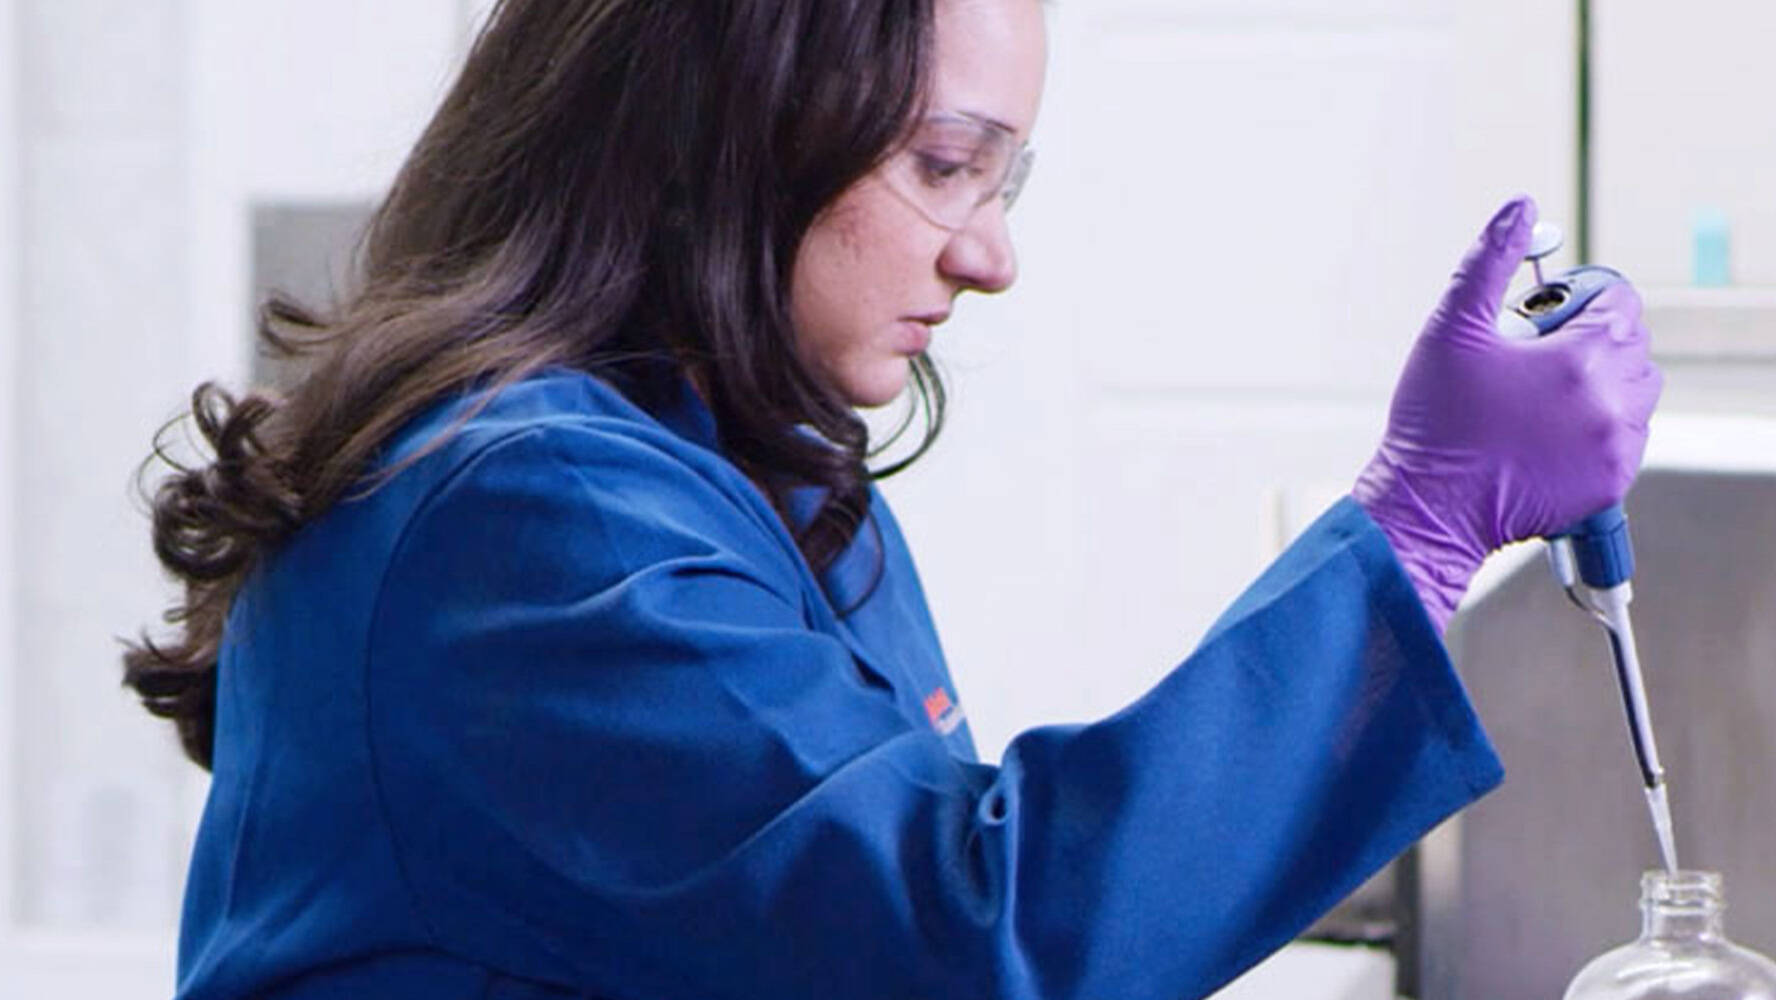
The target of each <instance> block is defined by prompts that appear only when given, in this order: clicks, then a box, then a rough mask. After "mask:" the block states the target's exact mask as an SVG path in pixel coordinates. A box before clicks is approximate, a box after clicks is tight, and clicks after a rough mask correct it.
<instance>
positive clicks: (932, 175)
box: [790, 0, 1048, 406]
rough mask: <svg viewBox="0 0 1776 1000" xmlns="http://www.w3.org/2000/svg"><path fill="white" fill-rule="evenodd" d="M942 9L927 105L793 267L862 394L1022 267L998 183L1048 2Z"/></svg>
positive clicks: (1039, 64)
mask: <svg viewBox="0 0 1776 1000" xmlns="http://www.w3.org/2000/svg"><path fill="white" fill-rule="evenodd" d="M936 15H937V21H936V38H935V51H934V52H933V65H932V78H931V89H930V117H929V119H928V120H926V121H924V122H922V123H920V124H919V125H918V126H917V127H916V128H915V129H914V130H913V137H912V140H911V141H910V143H909V144H908V145H907V147H906V148H904V149H902V150H900V151H898V152H896V153H895V154H894V155H893V156H891V157H890V158H889V160H888V161H887V162H886V163H884V164H883V165H882V166H881V167H880V168H878V169H877V170H876V171H874V172H873V173H871V174H869V175H868V176H866V177H864V178H863V179H862V180H860V181H858V182H857V183H856V184H854V185H852V186H851V187H850V188H848V189H847V190H846V191H845V192H844V193H843V194H841V195H840V196H839V197H838V199H837V200H835V201H834V202H833V204H832V205H831V206H829V207H828V208H827V210H826V211H825V212H823V213H822V214H821V216H820V217H819V218H818V219H816V220H815V222H814V224H813V225H812V226H811V227H809V229H808V233H807V236H806V237H805V238H804V239H803V240H802V245H801V248H800V250H799V251H798V252H797V256H796V262H795V271H794V273H793V274H792V276H791V281H790V306H791V310H792V315H793V318H794V322H795V326H796V332H797V336H798V337H799V343H800V347H801V351H802V353H803V356H804V358H805V359H806V360H807V361H808V363H809V364H811V365H812V366H813V367H814V368H815V369H816V370H817V371H819V372H820V373H821V374H823V375H824V376H825V377H826V378H828V379H830V380H831V381H832V383H833V384H834V385H835V386H836V387H837V388H838V390H839V391H840V393H841V394H842V395H843V396H844V397H845V399H846V400H847V401H849V402H850V403H851V404H852V405H853V406H881V405H883V404H885V403H888V402H890V401H892V400H893V399H894V398H895V397H896V396H898V395H900V392H901V390H902V389H903V388H904V387H905V385H906V381H907V376H908V364H909V362H910V361H911V359H912V358H913V357H915V356H916V355H918V354H919V353H920V352H921V351H923V350H925V348H926V347H927V346H928V345H929V344H930V342H931V334H932V328H933V327H935V326H937V325H938V324H939V323H942V322H943V321H944V320H945V319H946V318H948V316H949V313H950V304H951V302H952V301H954V300H955V298H956V296H957V295H958V294H959V293H961V292H962V291H964V290H967V289H974V290H976V291H982V292H1001V291H1004V290H1005V289H1007V288H1009V287H1011V283H1012V281H1013V280H1014V279H1015V278H1016V277H1017V260H1016V257H1015V255H1014V254H1013V252H1012V247H1011V236H1010V233H1009V232H1007V230H1006V226H1005V210H1006V207H1007V206H1006V205H1005V203H1004V201H1003V200H1002V199H1001V198H1000V197H999V196H998V194H999V188H1000V186H1001V185H1000V182H1001V181H1002V180H1003V179H1004V177H1005V175H1006V174H1008V173H1015V172H1017V168H1018V164H1019V161H1020V158H1021V153H1022V147H1023V144H1024V143H1025V142H1026V141H1027V140H1028V138H1029V135H1030V129H1031V128H1032V126H1033V125H1034V124H1035V121H1036V110H1037V106H1038V105H1039V104H1040V103H1041V99H1042V78H1043V73H1044V70H1045V68H1046V64H1047V59H1048V55H1047V33H1046V29H1045V27H1044V24H1043V14H1042V7H1041V4H1040V3H1038V2H1037V0H938V3H937V12H936ZM979 197H984V198H985V199H986V201H985V204H978V207H977V202H978V198H979Z"/></svg>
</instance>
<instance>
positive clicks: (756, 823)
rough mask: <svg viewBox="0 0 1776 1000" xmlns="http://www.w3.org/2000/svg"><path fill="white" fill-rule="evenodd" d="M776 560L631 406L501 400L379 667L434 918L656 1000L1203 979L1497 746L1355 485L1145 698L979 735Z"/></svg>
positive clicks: (398, 596) (377, 751)
mask: <svg viewBox="0 0 1776 1000" xmlns="http://www.w3.org/2000/svg"><path fill="white" fill-rule="evenodd" d="M796 565H797V564H796V563H795V562H794V561H793V559H792V558H791V554H790V553H786V552H785V551H784V547H783V544H782V540H781V539H780V538H778V537H775V536H773V534H772V533H771V532H770V531H768V530H765V529H764V527H763V526H762V525H761V524H760V523H759V518H758V517H757V515H756V512H750V513H749V512H747V511H746V510H745V505H744V504H743V503H741V502H739V499H738V496H737V494H736V492H735V487H734V484H731V483H730V484H724V483H721V482H719V481H718V480H717V479H716V478H712V477H711V476H709V475H708V474H707V473H706V471H699V470H696V469H693V468H692V467H690V466H689V465H687V464H685V463H684V462H682V461H681V460H680V459H679V458H677V457H674V456H672V455H670V454H668V453H666V452H664V451H662V450H661V449H659V448H658V447H655V446H654V445H653V444H650V443H649V442H647V441H643V440H638V439H633V438H630V437H626V436H624V435H622V434H617V433H607V432H604V431H599V430H596V429H585V428H580V429H575V428H565V429H563V428H555V429H550V430H547V431H543V432H533V433H527V434H521V435H516V436H514V437H513V438H511V439H509V440H505V441H502V442H501V443H500V444H498V445H497V446H495V447H489V448H487V449H486V450H484V451H483V452H481V453H480V454H478V455H477V456H476V457H475V459H474V460H473V461H471V462H468V463H466V464H465V465H464V466H463V467H462V468H461V469H460V470H458V472H457V473H456V474H455V475H454V476H452V477H451V478H450V479H448V480H447V481H445V482H444V483H443V484H442V485H441V486H440V487H439V488H438V489H437V490H436V491H435V493H434V495H432V496H431V498H430V499H429V500H428V501H427V502H426V504H425V505H424V506H423V508H422V509H420V511H419V512H418V513H417V514H416V515H415V516H414V518H413V520H412V521H411V523H410V524H409V526H408V528H407V530H406V532H405V534H404V537H403V538H402V540H401V542H400V545H399V548H398V551H397V554H396V556H395V557H394V559H393V561H392V563H391V565H390V567H389V569H388V571H387V574H386V577H385V580H384V583H383V586H382V591H381V597H380V598H379V605H378V609H377V611H376V620H375V626H374V628H373V632H372V636H371V639H370V649H369V655H368V656H367V660H366V664H367V665H366V670H367V674H368V677H367V691H368V692H369V701H370V707H369V711H368V731H369V734H370V737H369V738H370V742H371V755H372V758H373V759H374V761H375V762H376V763H375V768H376V775H375V777H376V780H377V785H378V788H379V793H380V800H381V801H380V804H381V809H382V811H383V816H382V817H380V820H381V821H382V822H384V823H386V824H387V825H388V828H389V830H390V831H391V836H392V838H393V840H394V842H395V845H396V848H397V852H398V856H399V857H400V858H401V866H402V870H403V873H404V876H405V880H406V882H407V884H408V885H409V887H410V890H411V893H412V896H413V901H414V906H415V910H416V912H417V913H419V914H420V915H421V917H422V919H423V920H424V922H425V925H426V926H427V928H428V932H429V933H430V935H431V937H432V939H433V940H434V942H435V943H436V945H437V946H438V947H440V948H443V949H446V950H449V951H451V952H453V953H456V954H459V955H464V956H467V957H469V958H471V959H473V960H476V961H479V962H483V963H485V964H487V965H489V966H491V967H494V968H496V969H501V970H503V971H505V972H507V973H509V974H512V975H515V976H523V977H525V978H528V979H532V980H542V981H549V982H555V983H558V984H561V985H563V986H564V987H567V988H570V989H573V990H577V991H583V992H585V993H587V994H590V995H596V996H609V997H634V998H648V1000H675V998H687V1000H688V998H693V997H695V998H704V1000H706V998H714V997H734V998H763V997H769V998H774V1000H793V998H801V997H807V998H814V997H823V998H824V997H831V996H844V997H850V998H860V1000H862V998H878V997H879V998H884V1000H888V998H892V1000H913V998H947V997H968V998H991V997H1017V998H1036V997H1043V998H1051V997H1052V998H1109V997H1116V998H1122V1000H1139V998H1148V997H1152V998H1161V997H1163V998H1168V1000H1175V998H1179V997H1194V996H1200V995H1203V994H1206V993H1208V992H1210V991H1212V990H1213V989H1214V988H1216V987H1218V986H1219V985H1221V984H1222V983H1224V982H1226V981H1227V980H1228V979H1230V978H1232V977H1233V976H1234V975H1236V974H1237V973H1238V972H1240V971H1242V970H1243V969H1245V968H1246V967H1247V966H1249V965H1251V964H1252V963H1254V962H1255V961H1257V960H1258V959H1259V958H1261V957H1262V956H1263V955H1265V954H1266V953H1268V952H1269V951H1271V950H1273V949H1275V948H1276V947H1278V946H1280V945H1281V944H1283V943H1284V942H1285V941H1287V940H1288V939H1289V938H1290V937H1292V936H1293V935H1295V934H1296V933H1298V932H1299V931H1300V930H1301V929H1302V928H1303V927H1304V926H1305V925H1306V924H1308V923H1309V922H1310V921H1311V920H1312V919H1313V918H1314V917H1315V916H1316V915H1317V914H1319V913H1320V912H1322V911H1323V910H1324V909H1325V908H1327V907H1329V906H1330V905H1332V904H1333V903H1334V902H1336V901H1337V900H1338V899H1339V898H1340V897H1341V896H1342V895H1344V894H1345V893H1347V892H1348V891H1349V890H1351V889H1352V888H1354V887H1355V886H1356V885H1357V884H1359V882H1360V881H1361V880H1362V879H1364V878H1365V877H1366V876H1368V875H1369V874H1371V873H1372V872H1373V871H1374V870H1376V869H1377V868H1378V867H1379V866H1381V865H1382V864H1384V863H1385V862H1386V861H1387V860H1388V859H1389V858H1391V857H1392V856H1393V855H1394V854H1396V853H1397V852H1398V851H1400V850H1401V849H1402V848H1404V847H1405V846H1407V845H1408V844H1410V843H1411V842H1412V841H1413V840H1414V839H1415V838H1417V837H1418V836H1420V835H1421V834H1422V833H1424V832H1425V831H1426V830H1427V829H1428V828H1429V827H1431V826H1432V825H1433V824H1435V823H1436V822H1438V821H1439V820H1440V819H1442V818H1443V817H1445V816H1446V815H1448V814H1449V813H1450V812H1452V811H1454V810H1456V809H1458V808H1460V807H1461V806H1462V805H1464V804H1465V803H1467V802H1469V801H1471V800H1472V799H1473V798H1475V797H1476V796H1478V795H1479V794H1481V793H1482V792H1483V791H1485V790H1486V789H1487V788H1489V787H1490V786H1492V785H1493V784H1495V783H1496V782H1497V781H1498V779H1499V767H1498V763H1497V760H1496V759H1495V757H1494V756H1493V754H1492V751H1491V749H1490V747H1489V746H1488V745H1487V742H1486V739H1485V737H1484V735H1483V734H1482V733H1481V731H1480V729H1479V727H1478V725H1477V723H1476V721H1475V719H1474V717H1473V714H1472V711H1471V709H1470V707H1469V706H1468V703H1467V701H1466V699H1465V697H1464V695H1463V693H1462V691H1461V689H1460V686H1459V683H1458V682H1457V680H1456V679H1455V677H1454V675H1453V674H1452V672H1451V670H1450V666H1449V663H1448V661H1447V658H1446V656H1445V654H1444V652H1443V649H1442V646H1441V644H1440V643H1439V641H1438V639H1437V637H1436V636H1435V635H1434V633H1433V632H1432V630H1431V627H1430V625H1429V623H1428V621H1427V619H1426V617H1425V615H1424V612H1423V610H1422V609H1421V608H1420V607H1419V605H1418V603H1417V600H1416V598H1415V597H1414V596H1413V594H1412V591H1411V589H1410V586H1409V584H1408V583H1407V581H1406V579H1405V577H1404V576H1403V575H1402V573H1401V572H1400V570H1399V569H1398V567H1397V565H1396V564H1395V563H1394V561H1393V558H1392V555H1391V553H1390V552H1389V551H1388V549H1387V545H1386V542H1385V541H1384V540H1383V537H1382V535H1381V534H1380V533H1379V532H1378V531H1377V530H1376V529H1375V527H1374V526H1373V524H1371V523H1370V522H1368V521H1367V519H1366V517H1365V516H1364V515H1363V513H1362V512H1361V511H1360V510H1359V509H1358V508H1357V507H1356V506H1355V505H1354V504H1349V503H1342V504H1339V505H1337V506H1335V507H1334V508H1333V509H1332V510H1331V511H1330V512H1328V514H1327V515H1326V516H1325V517H1324V518H1322V520H1321V521H1320V522H1319V523H1318V524H1316V525H1315V526H1314V527H1313V528H1312V529H1310V530H1309V531H1308V532H1307V533H1306V535H1305V536H1304V537H1303V538H1302V539H1301V540H1300V541H1299V542H1298V543H1297V544H1296V545H1295V546H1294V547H1293V548H1292V549H1291V550H1290V551H1289V552H1288V553H1287V554H1285V555H1284V556H1283V557H1282V558H1281V559H1280V560H1279V561H1278V562H1277V563H1276V564H1275V565H1274V566H1272V567H1271V568H1270V569H1269V570H1268V571H1267V572H1266V573H1265V574H1264V575H1263V577H1262V578H1261V579H1260V580H1258V581H1257V583H1256V584H1255V585H1254V586H1253V587H1252V588H1251V589H1250V590H1249V591H1248V592H1247V593H1246V594H1245V595H1244V596H1242V597H1241V598H1240V599H1239V601H1238V602H1237V603H1236V604H1235V605H1234V606H1233V608H1232V609H1230V610H1229V611H1228V612H1227V614H1226V615H1225V616H1224V617H1223V618H1222V619H1221V620H1220V621H1219V622H1218V623H1217V624H1216V625H1215V627H1214V628H1213V630H1212V631H1211V633H1210V635H1209V636H1208V638H1207V639H1206V640H1205V641H1204V642H1203V644H1202V645H1201V647H1200V648H1199V649H1198V650H1197V651H1196V652H1195V653H1194V654H1193V655H1192V656H1191V657H1190V658H1189V659H1188V660H1186V661H1185V662H1184V663H1183V664H1181V665H1179V666H1178V667H1177V668H1176V669H1175V670H1173V671H1172V672H1171V673H1170V674H1169V675H1167V676H1166V677H1165V678H1164V680H1162V681H1161V682H1160V683H1159V684H1158V686H1156V687H1155V688H1154V689H1153V690H1152V691H1151V692H1149V693H1148V694H1147V695H1145V696H1144V697H1143V698H1141V699H1140V700H1139V701H1137V702H1136V703H1135V704H1133V705H1131V706H1130V707H1128V708H1127V709H1125V710H1124V711H1122V712H1120V713H1119V714H1117V715H1115V716H1113V717H1111V718H1109V719H1106V720H1104V721H1102V722H1099V723H1097V724H1094V725H1087V726H1076V727H1051V728H1042V729H1035V730H1031V731H1029V732H1026V733H1024V734H1022V735H1021V736H1019V737H1018V738H1017V739H1016V740H1014V741H1013V743H1012V744H1011V745H1010V747H1009V748H1008V750H1007V751H1006V753H1005V755H1004V758H1003V764H1002V765H1001V766H998V767H991V766H987V765H981V764H971V763H967V762H963V761H959V760H957V759H955V758H953V757H952V756H951V755H950V754H948V753H947V752H946V751H945V748H944V746H943V744H942V742H941V740H940V738H939V737H938V735H937V734H936V733H935V732H933V731H931V730H930V729H929V727H927V726H925V725H923V723H922V720H911V719H908V718H907V717H906V716H905V715H904V714H902V713H900V712H898V711H897V710H896V709H895V708H894V704H893V699H892V698H891V697H890V696H889V693H888V692H886V691H884V690H882V689H881V688H880V686H879V683H880V682H879V681H872V680H871V678H870V677H869V676H867V675H866V674H865V673H864V672H861V671H859V670H858V669H857V667H856V665H855V663H854V661H853V660H852V658H851V656H850V654H849V653H848V652H847V650H846V648H845V647H844V646H843V645H842V644H841V643H840V642H838V641H836V640H835V639H833V638H831V637H829V636H827V635H824V634H821V633H818V632H814V631H811V630H809V629H808V627H807V626H806V624H805V618H804V614H803V609H802V606H801V601H802V600H803V597H802V596H801V595H800V592H799V585H798V582H797V581H798V580H799V579H800V577H799V576H798V575H797V573H798V570H797V568H796ZM1077 669H1079V670H1082V671H1090V670H1093V669H1096V665H1095V664H1091V663H1081V664H1079V665H1078V667H1077Z"/></svg>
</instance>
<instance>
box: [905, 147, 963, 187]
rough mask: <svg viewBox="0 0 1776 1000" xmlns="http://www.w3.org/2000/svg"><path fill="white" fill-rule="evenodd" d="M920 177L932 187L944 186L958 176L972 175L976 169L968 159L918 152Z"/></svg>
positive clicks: (916, 156)
mask: <svg viewBox="0 0 1776 1000" xmlns="http://www.w3.org/2000/svg"><path fill="white" fill-rule="evenodd" d="M915 158H916V159H917V161H918V164H919V177H920V179H921V180H923V181H924V182H925V183H926V184H928V185H930V186H932V187H944V186H946V185H948V184H950V183H951V182H953V181H955V180H957V179H958V178H962V177H968V176H972V175H973V174H974V173H975V171H974V170H973V164H972V163H971V162H970V161H968V160H958V159H954V158H951V157H947V156H943V155H940V154H937V153H917V154H915Z"/></svg>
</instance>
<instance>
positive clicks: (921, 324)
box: [896, 319, 931, 355]
mask: <svg viewBox="0 0 1776 1000" xmlns="http://www.w3.org/2000/svg"><path fill="white" fill-rule="evenodd" d="M900 329H901V338H900V342H899V343H898V344H897V345H896V346H897V347H898V348H899V351H900V353H901V354H908V355H912V354H920V353H923V352H924V351H925V349H926V348H928V347H930V346H931V324H930V323H929V322H927V321H925V320H922V319H909V320H903V321H902V322H901V324H900Z"/></svg>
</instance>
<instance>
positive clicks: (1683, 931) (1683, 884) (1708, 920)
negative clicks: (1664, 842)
mask: <svg viewBox="0 0 1776 1000" xmlns="http://www.w3.org/2000/svg"><path fill="white" fill-rule="evenodd" d="M1640 908H1641V911H1642V913H1643V914H1644V919H1643V922H1642V924H1641V930H1640V939H1639V940H1637V941H1634V942H1633V943H1631V944H1625V945H1623V946H1622V947H1620V948H1616V949H1614V950H1612V951H1608V952H1605V953H1604V954H1602V955H1599V956H1597V957H1596V958H1594V959H1592V960H1591V962H1590V964H1588V965H1586V966H1585V967H1584V968H1583V969H1580V970H1579V974H1578V975H1577V976H1574V977H1573V981H1572V984H1571V985H1569V986H1567V988H1566V1000H1776V962H1772V961H1770V960H1769V959H1768V958H1765V957H1764V956H1762V955H1760V954H1758V953H1757V952H1755V951H1752V950H1751V949H1749V948H1741V947H1740V946H1738V945H1736V944H1734V943H1733V942H1731V941H1728V940H1727V937H1726V935H1725V934H1724V933H1723V932H1722V930H1721V911H1723V910H1725V909H1726V904H1725V903H1723V902H1722V900H1721V877H1720V875H1718V874H1716V873H1714V872H1697V871H1678V872H1666V871H1651V872H1647V873H1646V874H1645V875H1644V876H1642V877H1641V880H1640Z"/></svg>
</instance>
